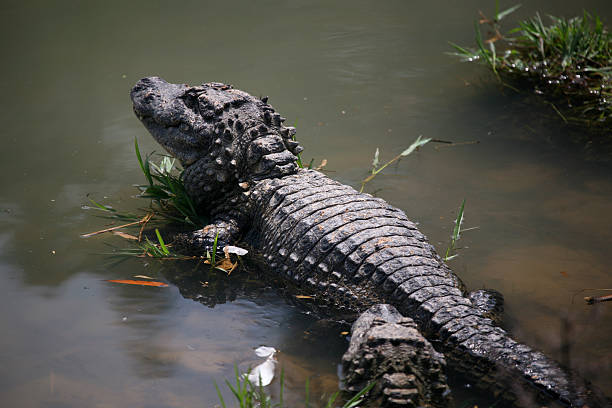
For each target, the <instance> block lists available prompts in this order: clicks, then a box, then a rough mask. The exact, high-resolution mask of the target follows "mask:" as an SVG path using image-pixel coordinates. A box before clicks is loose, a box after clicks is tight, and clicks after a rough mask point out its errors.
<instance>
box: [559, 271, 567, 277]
mask: <svg viewBox="0 0 612 408" xmlns="http://www.w3.org/2000/svg"><path fill="white" fill-rule="evenodd" d="M559 273H560V274H561V275H563V276H565V277H566V278H567V276H568V275H567V272H565V271H561V272H559Z"/></svg>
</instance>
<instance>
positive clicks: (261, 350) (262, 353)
mask: <svg viewBox="0 0 612 408" xmlns="http://www.w3.org/2000/svg"><path fill="white" fill-rule="evenodd" d="M274 353H276V349H275V348H274V347H267V346H260V347H257V348H256V349H255V355H256V356H257V357H263V358H266V357H270V356H271V355H273V354H274Z"/></svg>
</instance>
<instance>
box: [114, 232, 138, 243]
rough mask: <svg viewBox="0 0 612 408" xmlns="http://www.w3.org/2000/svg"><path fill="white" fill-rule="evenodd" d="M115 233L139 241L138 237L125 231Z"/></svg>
mask: <svg viewBox="0 0 612 408" xmlns="http://www.w3.org/2000/svg"><path fill="white" fill-rule="evenodd" d="M113 235H117V236H119V237H121V238H125V239H133V240H134V241H138V238H137V237H135V236H133V235H130V234H126V233H125V232H121V231H113Z"/></svg>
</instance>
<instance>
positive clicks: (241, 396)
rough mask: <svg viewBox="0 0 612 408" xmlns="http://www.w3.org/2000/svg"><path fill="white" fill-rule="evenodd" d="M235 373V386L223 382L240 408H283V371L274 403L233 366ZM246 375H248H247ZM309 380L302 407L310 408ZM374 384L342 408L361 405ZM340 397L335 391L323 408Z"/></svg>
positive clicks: (369, 385)
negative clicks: (277, 396) (278, 393)
mask: <svg viewBox="0 0 612 408" xmlns="http://www.w3.org/2000/svg"><path fill="white" fill-rule="evenodd" d="M234 373H235V381H236V383H235V384H232V383H230V382H229V381H227V380H226V381H225V384H226V385H227V387H228V388H229V389H230V391H231V392H232V395H233V396H234V399H235V400H236V402H237V403H238V404H239V405H238V406H239V407H240V408H255V407H257V408H283V407H285V405H284V404H283V392H284V371H283V370H282V369H281V374H280V395H279V402H277V403H274V402H272V399H271V398H270V396H269V395H268V394H266V392H265V390H264V387H263V386H256V385H254V384H253V383H252V382H251V381H249V379H248V375H241V374H240V373H239V372H238V367H236V366H234ZM247 374H248V373H247ZM309 385H310V384H309V380H308V379H306V385H305V391H306V399H305V401H304V407H305V408H309V407H310V386H309ZM374 385H375V383H371V384H368V385H367V386H365V387H364V388H363V389H362V390H361V391H359V392H358V393H357V394H355V395H354V396H353V397H352V398H350V399H349V400H348V401H346V402H345V403H344V404H343V405H342V408H356V407H357V406H358V405H359V404H361V403H363V401H364V398H365V395H366V394H367V393H368V392H369V391H370V390H371V389H372V387H374ZM215 388H216V390H217V395H218V397H219V402H220V403H221V407H223V408H227V405H226V403H225V400H224V399H223V395H222V394H221V390H220V389H219V386H218V385H217V383H216V382H215ZM339 395H340V391H336V392H335V393H333V394H332V395H331V396H330V397H329V399H328V400H327V403H326V405H325V408H334V407H336V405H334V403H335V401H336V400H337V399H338V396H339Z"/></svg>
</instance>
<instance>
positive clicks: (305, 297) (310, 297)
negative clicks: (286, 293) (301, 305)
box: [295, 295, 312, 299]
mask: <svg viewBox="0 0 612 408" xmlns="http://www.w3.org/2000/svg"><path fill="white" fill-rule="evenodd" d="M295 297H296V298H297V299H312V296H308V295H295Z"/></svg>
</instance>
